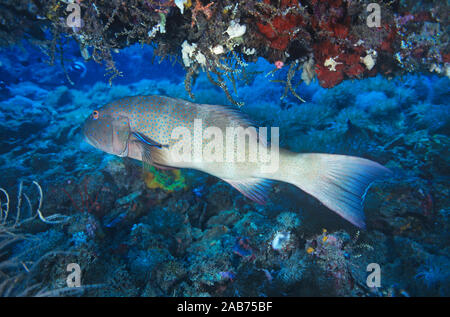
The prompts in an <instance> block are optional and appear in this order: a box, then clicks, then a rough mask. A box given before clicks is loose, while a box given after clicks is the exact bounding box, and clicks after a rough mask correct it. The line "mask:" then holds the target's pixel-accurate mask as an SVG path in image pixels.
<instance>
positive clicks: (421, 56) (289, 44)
mask: <svg viewBox="0 0 450 317" xmlns="http://www.w3.org/2000/svg"><path fill="white" fill-rule="evenodd" d="M0 5H1V7H2V13H1V16H2V19H1V25H2V30H1V33H0V38H1V39H2V42H1V43H0V44H3V45H5V44H11V43H17V42H20V41H21V40H22V39H23V38H24V37H29V38H31V39H32V41H33V42H34V43H35V44H37V45H39V46H40V47H42V48H43V49H44V50H45V51H46V52H47V53H48V55H49V57H50V62H51V63H55V62H59V63H60V64H61V65H62V68H63V69H64V72H65V73H66V75H67V73H68V68H69V66H68V65H66V63H65V57H64V47H65V46H66V45H67V41H66V40H65V37H66V36H69V37H71V38H73V39H75V40H76V42H77V43H78V46H79V51H80V53H79V55H81V56H82V57H83V58H84V59H85V60H89V59H93V60H94V61H96V62H98V63H104V64H105V67H106V70H107V71H108V73H107V76H108V78H109V80H110V81H111V80H112V79H114V78H117V77H119V76H121V75H122V71H121V70H120V69H119V68H118V67H117V64H116V62H115V59H114V57H113V55H114V53H115V52H117V51H118V49H121V48H124V47H127V46H130V45H132V44H134V43H140V44H150V43H151V44H152V45H154V46H155V47H156V49H155V53H156V55H158V56H162V57H163V58H165V57H170V59H171V60H173V61H174V62H176V61H179V62H180V63H182V64H183V66H184V67H185V68H186V78H185V88H186V90H187V91H188V93H189V96H190V97H191V98H194V94H193V93H192V91H191V85H192V81H193V79H194V78H195V77H197V75H198V73H199V72H200V71H201V70H202V71H204V72H206V74H207V76H208V79H209V80H210V81H211V83H213V84H215V85H216V86H218V87H220V88H221V89H222V90H223V91H224V93H225V94H226V96H227V98H228V100H229V101H230V102H231V103H233V104H236V105H242V101H239V98H238V96H239V95H238V94H237V91H236V82H237V81H242V82H246V81H247V79H248V77H249V76H251V71H249V70H248V69H247V66H248V62H254V61H256V59H257V58H258V57H263V58H265V59H267V60H268V61H269V62H271V63H274V64H275V65H277V66H276V68H275V70H279V69H281V68H282V67H280V65H286V66H288V65H289V69H290V71H289V72H288V74H287V80H285V83H286V86H287V88H288V89H289V91H290V92H291V93H292V94H293V95H294V96H297V93H296V92H295V87H292V84H291V79H292V78H293V77H294V75H295V73H296V72H297V71H299V70H300V69H303V71H302V75H303V76H302V79H303V80H305V81H306V82H309V81H310V80H311V79H312V78H313V77H314V76H317V78H318V81H319V83H320V85H321V86H322V87H326V88H330V87H333V86H335V85H337V84H339V83H341V82H342V81H343V80H344V79H346V78H364V77H370V76H374V75H376V74H379V73H381V74H384V75H387V76H394V75H399V74H402V73H405V72H412V71H426V72H436V73H438V74H441V75H447V76H448V74H449V62H450V61H449V56H450V55H449V54H450V53H449V43H448V40H449V38H448V32H447V30H448V19H447V16H446V12H447V11H448V7H447V5H448V4H447V3H446V2H445V1H444V2H442V1H438V0H433V1H428V2H427V3H426V4H424V5H423V6H417V5H416V2H415V1H412V0H408V1H383V2H381V3H379V4H375V5H374V4H373V3H371V2H370V1H369V0H364V1H343V0H330V1H323V0H263V1H248V0H223V1H206V0H192V1H191V0H189V1H173V0H164V1H153V0H146V1H141V0H129V1H126V2H123V1H120V0H113V1H90V0H85V1H57V0H53V1H36V0H33V1H31V0H28V1H27V0H21V1H9V0H2V1H0ZM77 14H78V16H75V17H74V15H77ZM212 21H213V22H212ZM49 33H51V34H49ZM180 57H181V58H180ZM67 80H68V81H69V82H72V80H71V79H70V76H67ZM299 99H301V100H303V99H302V98H299Z"/></svg>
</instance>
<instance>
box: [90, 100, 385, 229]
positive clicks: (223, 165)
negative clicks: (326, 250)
mask: <svg viewBox="0 0 450 317" xmlns="http://www.w3.org/2000/svg"><path fill="white" fill-rule="evenodd" d="M272 129H273V128H272ZM263 130H264V129H263V128H260V129H256V127H255V126H254V124H253V123H252V122H251V120H249V119H247V118H246V117H245V115H244V114H243V113H241V112H239V111H238V110H237V109H234V108H231V107H227V106H220V105H206V104H196V103H192V102H189V101H185V100H182V99H175V98H170V97H164V96H135V97H127V98H123V99H120V100H116V101H114V102H111V103H109V104H107V105H106V106H104V107H102V108H101V109H97V110H95V111H94V112H93V113H92V114H91V115H90V116H89V117H88V118H87V119H86V122H85V124H84V126H83V133H84V135H85V138H86V140H87V142H88V143H89V144H91V145H92V146H94V147H96V148H98V149H100V150H102V151H104V152H107V153H110V154H114V155H118V156H121V157H130V158H133V159H136V160H139V161H143V162H144V163H145V164H151V165H154V166H156V167H159V168H191V169H196V170H199V171H203V172H206V173H209V174H211V175H214V176H216V177H219V178H221V179H222V180H224V181H226V182H228V183H229V184H230V185H231V186H233V187H234V188H236V189H237V190H238V191H240V192H241V193H242V194H244V195H245V196H247V197H248V198H250V199H252V200H254V201H256V202H258V203H264V202H265V201H266V200H267V193H268V190H269V184H270V181H271V180H277V181H282V182H286V183H290V184H293V185H295V186H297V187H299V188H300V189H302V190H303V191H305V192H306V193H308V194H310V195H312V196H314V197H315V198H317V199H318V200H319V201H320V202H322V203H323V204H324V205H325V206H327V207H328V208H330V209H331V210H333V211H335V212H336V213H338V214H339V215H340V216H342V217H343V218H345V219H346V220H348V221H350V222H351V223H353V224H354V225H356V226H358V227H360V228H364V227H365V219H364V212H363V201H364V197H365V194H366V192H367V189H368V188H369V186H370V184H371V183H372V182H373V181H375V180H377V179H381V178H384V177H387V176H389V175H390V174H391V172H390V170H389V169H387V168H385V167H383V166H382V165H380V164H378V163H376V162H373V161H370V160H367V159H364V158H359V157H353V156H346V155H334V154H319V153H294V152H291V151H288V150H284V149H279V148H278V143H277V141H278V138H274V137H273V135H272V139H271V141H272V142H271V144H270V145H269V144H268V143H267V142H266V141H265V138H264V137H263V136H264V135H263V134H261V131H263ZM230 131H232V132H231V133H229V132H230ZM236 131H238V132H237V133H235V132H236ZM272 134H273V133H272ZM225 135H226V138H224V137H223V136H225ZM182 139H183V142H181V141H182ZM241 139H243V140H246V142H247V143H245V142H244V143H245V144H244V147H241V146H240V145H239V140H241ZM205 140H208V141H207V142H205ZM275 141H276V142H275ZM180 144H181V145H180ZM253 148H257V152H258V154H261V153H266V154H267V155H266V158H267V157H270V161H271V162H270V163H273V162H276V164H275V165H276V168H263V167H267V160H264V161H262V160H258V159H255V156H254V155H253V153H252V149H253ZM242 152H243V153H244V154H243V155H241V154H242ZM205 153H209V155H204V154H205ZM239 155H241V156H240V159H237V160H236V159H233V158H235V157H236V156H238V157H239ZM256 157H257V156H256ZM260 157H261V156H260ZM180 158H181V159H180ZM230 158H231V159H230Z"/></svg>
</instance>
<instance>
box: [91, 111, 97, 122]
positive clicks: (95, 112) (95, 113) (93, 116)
mask: <svg viewBox="0 0 450 317" xmlns="http://www.w3.org/2000/svg"><path fill="white" fill-rule="evenodd" d="M92 118H93V119H94V120H97V119H98V111H97V110H94V112H93V113H92Z"/></svg>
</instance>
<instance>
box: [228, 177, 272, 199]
mask: <svg viewBox="0 0 450 317" xmlns="http://www.w3.org/2000/svg"><path fill="white" fill-rule="evenodd" d="M223 180H224V181H225V182H227V183H228V184H230V185H231V186H233V187H234V188H236V189H237V190H238V191H240V192H241V193H242V194H243V195H244V196H246V197H247V198H249V199H251V200H253V201H255V202H257V203H258V204H263V205H264V204H266V203H267V199H268V191H269V189H270V183H271V181H270V180H268V179H265V178H256V177H252V178H245V179H242V180H234V179H226V178H223Z"/></svg>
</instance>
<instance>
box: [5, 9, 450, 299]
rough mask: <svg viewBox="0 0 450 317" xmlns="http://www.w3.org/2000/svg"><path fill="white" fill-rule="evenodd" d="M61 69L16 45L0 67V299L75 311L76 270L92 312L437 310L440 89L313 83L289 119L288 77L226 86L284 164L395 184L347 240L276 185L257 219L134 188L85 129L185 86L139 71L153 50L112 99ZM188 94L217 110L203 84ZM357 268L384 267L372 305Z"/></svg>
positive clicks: (339, 225) (70, 65) (194, 187)
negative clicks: (125, 301) (360, 299)
mask: <svg viewBox="0 0 450 317" xmlns="http://www.w3.org/2000/svg"><path fill="white" fill-rule="evenodd" d="M85 2H86V3H88V1H83V2H82V3H85ZM224 2H227V1H224ZM283 2H284V1H283ZM336 2H337V1H336ZM111 3H113V2H111ZM222 9H223V8H222ZM204 19H205V17H204V16H203V15H199V17H198V20H197V23H199V24H201V23H203V22H204V21H203V20H204ZM263 30H264V28H263ZM269 39H270V37H269ZM282 44H283V42H282V43H273V46H275V45H277V46H279V45H282ZM71 45H73V44H71ZM74 50H76V51H78V48H77V47H76V46H75V48H74ZM78 54H79V53H78ZM71 56H72V61H70V62H67V65H66V66H67V69H66V72H65V71H64V70H63V69H62V68H55V67H51V66H48V65H47V64H46V63H45V61H46V59H45V58H44V56H43V55H41V53H40V52H39V51H37V50H35V49H33V48H32V47H30V46H28V44H23V46H22V48H14V49H3V50H2V52H1V54H0V72H1V73H2V74H3V75H2V80H3V83H2V87H1V91H0V98H1V101H0V110H1V111H0V136H1V137H0V166H1V176H0V187H1V188H4V189H5V191H6V192H8V193H9V201H8V202H7V201H6V196H5V192H0V199H1V206H2V213H1V216H2V217H1V218H0V220H1V221H0V222H1V225H0V294H2V295H9V296H14V295H42V294H44V295H48V294H67V293H70V292H71V291H73V289H67V287H66V286H67V285H66V278H67V275H68V272H67V265H68V264H69V263H77V264H79V265H80V267H81V272H82V275H81V285H83V286H85V287H84V288H83V291H84V294H85V295H90V296H312V295H317V296H327V295H328V296H334V295H338V296H449V295H450V268H449V263H450V262H449V254H450V249H449V248H450V243H449V242H450V228H449V225H450V222H449V220H450V219H449V210H450V205H449V202H450V197H449V190H450V186H449V176H450V175H449V166H450V162H449V159H450V155H449V148H450V147H449V140H450V139H449V131H450V113H449V109H450V107H449V100H450V99H449V97H450V96H449V89H448V87H449V79H448V78H447V77H438V76H430V75H421V74H410V75H405V76H403V77H393V78H390V79H387V78H385V77H382V76H381V75H378V76H374V77H371V78H367V79H361V80H356V81H344V82H342V83H341V84H340V85H338V86H336V87H333V88H329V89H324V88H322V87H321V85H322V84H321V82H320V78H319V80H318V81H317V80H316V81H313V82H312V83H310V85H306V84H305V83H302V84H300V85H299V86H298V87H297V90H296V91H297V92H298V94H299V95H300V96H301V98H302V99H304V100H305V102H300V101H299V100H298V98H296V97H295V96H293V95H284V93H285V85H284V84H283V83H282V81H283V80H284V78H286V76H287V74H288V73H289V69H287V68H288V67H284V68H281V69H279V70H278V71H277V72H273V68H274V67H273V65H272V63H271V62H267V61H264V60H262V59H259V60H258V61H257V63H255V64H249V66H248V67H250V68H252V69H253V70H254V71H252V72H249V73H248V78H247V81H246V84H245V85H244V84H239V83H237V84H236V94H237V95H238V96H239V98H240V99H241V100H244V101H245V106H243V107H242V108H241V110H242V111H243V112H246V113H247V114H248V115H249V116H250V117H252V118H253V119H254V120H255V121H256V122H258V125H259V126H278V127H280V146H282V147H286V148H289V149H291V150H293V151H298V152H326V153H339V154H348V155H358V156H362V157H365V158H369V159H372V160H375V161H378V162H380V163H382V164H385V165H386V166H387V167H389V168H391V169H392V170H393V171H394V174H395V176H394V177H393V178H392V179H389V180H386V181H384V182H379V183H376V184H374V185H373V186H372V187H371V189H370V190H369V192H368V193H367V196H366V201H365V213H366V216H367V230H365V231H358V230H357V228H355V227H354V226H352V225H351V224H349V223H347V222H346V221H345V220H343V219H341V218H340V217H338V216H336V215H335V214H334V213H333V212H331V211H330V210H328V209H327V208H325V207H323V206H322V205H321V204H320V203H319V202H318V201H316V200H315V199H314V198H312V197H310V196H308V195H306V194H304V193H303V192H301V191H300V190H298V189H297V188H294V187H293V186H291V185H288V184H283V183H275V184H274V185H273V186H272V187H271V190H270V195H269V197H270V202H269V203H268V204H267V205H265V206H262V205H258V204H256V203H253V202H252V201H250V200H248V199H247V198H245V197H244V196H242V195H241V194H240V193H238V192H237V191H236V190H234V189H232V188H231V187H230V186H229V185H228V184H226V183H224V182H222V181H220V180H218V179H216V178H214V177H212V176H209V175H206V174H202V173H200V172H196V171H188V170H182V171H163V170H157V169H150V170H144V169H143V168H142V166H141V165H140V164H139V163H137V162H133V161H131V160H123V159H121V158H119V157H113V156H111V155H107V154H105V153H102V152H100V151H98V150H95V149H94V148H92V147H91V146H89V145H88V144H87V143H85V142H84V140H83V137H82V134H81V129H80V127H81V124H82V122H83V121H84V120H85V118H86V117H87V116H88V115H89V114H90V113H91V112H92V111H93V110H95V109H96V108H98V107H99V106H100V105H103V104H105V103H107V102H109V101H112V100H115V99H117V98H120V97H124V96H129V95H141V94H161V95H168V96H172V97H180V98H186V99H189V94H188V92H186V90H185V84H184V82H183V77H184V72H183V69H182V68H181V67H179V66H175V67H174V68H168V67H171V64H170V62H169V61H164V62H163V63H162V64H154V65H151V64H150V63H151V60H152V57H153V51H152V49H151V48H149V47H147V46H145V47H144V48H140V47H138V46H133V47H130V48H128V49H125V50H123V51H122V52H121V53H120V54H117V55H116V56H115V60H116V61H117V65H118V66H120V67H122V70H123V71H124V73H125V74H126V76H124V78H121V79H118V82H114V85H113V86H109V85H108V84H107V82H105V81H104V80H103V81H102V74H101V68H100V66H98V65H96V64H95V63H94V62H84V61H83V60H82V59H81V56H80V55H78V57H77V53H73V54H72V55H71ZM77 65H78V67H77ZM167 69H171V71H170V72H168V71H167ZM66 73H68V74H69V76H70V77H71V78H72V79H71V80H72V82H74V85H70V84H69V83H68V82H67V79H66ZM297 76H300V74H297ZM106 81H107V79H106ZM280 82H281V83H280ZM322 86H323V85H322ZM192 92H193V93H194V94H195V96H196V99H195V101H196V102H201V103H213V104H229V103H230V101H229V100H228V99H227V98H226V96H225V95H224V94H223V93H222V91H221V89H220V88H219V87H217V86H215V85H213V84H211V83H210V81H209V79H208V76H207V75H206V74H204V73H202V74H200V75H199V76H198V77H197V80H196V81H195V82H193V84H192ZM280 96H281V97H283V98H282V99H280V98H279V97H280ZM22 181H23V183H22V184H23V185H22V186H20V188H19V190H18V186H19V184H20V183H21V182H22ZM33 181H36V182H38V183H39V184H40V186H41V188H42V195H43V197H42V199H41V196H40V192H39V190H38V187H37V186H36V185H35V184H34V183H33ZM39 201H41V202H42V205H41V206H39V203H38V202H39ZM7 205H9V214H8V216H7V217H5V210H6V209H7V207H8V206H7ZM18 211H20V215H19V216H18V215H17V212H18ZM38 211H39V213H38ZM55 215H57V217H53V218H52V216H55ZM22 219H24V220H26V221H22ZM42 219H46V220H47V222H45V221H42ZM3 220H4V221H3ZM370 263H377V264H379V266H380V267H381V272H382V273H381V286H380V287H379V288H371V287H368V286H367V283H366V279H367V276H368V274H369V273H370V272H367V266H368V265H369V264H370ZM18 277H20V278H18ZM90 286H91V287H90Z"/></svg>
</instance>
